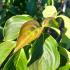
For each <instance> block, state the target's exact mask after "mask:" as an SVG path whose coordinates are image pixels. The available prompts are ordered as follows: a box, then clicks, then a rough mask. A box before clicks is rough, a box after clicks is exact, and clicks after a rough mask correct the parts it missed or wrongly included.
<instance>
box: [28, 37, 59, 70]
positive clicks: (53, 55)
mask: <svg viewBox="0 0 70 70" xmlns="http://www.w3.org/2000/svg"><path fill="white" fill-rule="evenodd" d="M57 46H58V44H57V42H56V41H55V40H54V38H53V37H52V36H48V37H47V38H46V39H45V41H43V38H41V39H38V40H37V41H36V42H35V44H34V45H32V48H33V49H32V58H31V61H30V63H32V64H31V65H30V66H29V69H30V70H56V69H57V68H58V66H59V64H60V55H59V52H58V50H57Z"/></svg>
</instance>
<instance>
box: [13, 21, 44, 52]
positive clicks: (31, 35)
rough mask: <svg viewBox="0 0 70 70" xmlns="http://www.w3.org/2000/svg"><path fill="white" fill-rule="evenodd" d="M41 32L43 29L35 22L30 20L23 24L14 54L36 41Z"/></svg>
mask: <svg viewBox="0 0 70 70" xmlns="http://www.w3.org/2000/svg"><path fill="white" fill-rule="evenodd" d="M42 30H43V28H42V27H40V25H39V23H38V22H37V21H35V20H31V21H28V22H26V23H25V24H23V26H22V27H21V30H20V34H19V37H18V40H17V44H16V48H15V50H14V52H16V51H18V50H19V49H20V48H23V47H24V46H26V45H27V44H29V43H31V42H32V41H33V40H35V39H37V38H38V37H39V36H40V35H41V33H42Z"/></svg>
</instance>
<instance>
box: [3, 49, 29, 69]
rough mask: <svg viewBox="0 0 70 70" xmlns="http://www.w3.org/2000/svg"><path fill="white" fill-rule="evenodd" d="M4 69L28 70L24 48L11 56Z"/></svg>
mask: <svg viewBox="0 0 70 70" xmlns="http://www.w3.org/2000/svg"><path fill="white" fill-rule="evenodd" d="M3 70H28V67H27V59H26V55H25V52H24V50H23V49H21V51H18V52H17V53H16V54H14V55H13V56H11V58H10V59H9V60H8V62H7V63H6V64H5V66H4V68H3Z"/></svg>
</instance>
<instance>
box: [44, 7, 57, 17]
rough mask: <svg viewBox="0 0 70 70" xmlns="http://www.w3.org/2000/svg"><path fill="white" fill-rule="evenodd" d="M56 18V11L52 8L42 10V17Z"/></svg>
mask: <svg viewBox="0 0 70 70" xmlns="http://www.w3.org/2000/svg"><path fill="white" fill-rule="evenodd" d="M56 16H57V10H56V8H55V7H54V6H46V7H45V9H44V10H43V17H44V18H47V17H54V18H55V17H56Z"/></svg>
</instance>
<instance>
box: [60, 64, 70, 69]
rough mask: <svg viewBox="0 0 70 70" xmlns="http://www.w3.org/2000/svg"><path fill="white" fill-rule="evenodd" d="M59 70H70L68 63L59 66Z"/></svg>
mask: <svg viewBox="0 0 70 70" xmlns="http://www.w3.org/2000/svg"><path fill="white" fill-rule="evenodd" d="M59 70H70V64H66V65H65V66H62V67H60V68H59Z"/></svg>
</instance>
